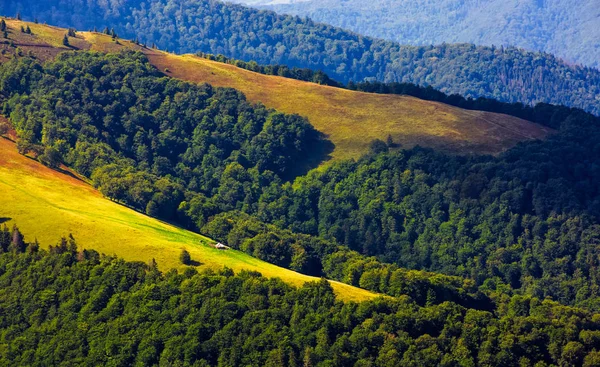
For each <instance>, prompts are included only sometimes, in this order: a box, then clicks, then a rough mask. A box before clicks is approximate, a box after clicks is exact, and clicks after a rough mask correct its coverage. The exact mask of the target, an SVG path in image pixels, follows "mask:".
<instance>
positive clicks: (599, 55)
mask: <svg viewBox="0 0 600 367" xmlns="http://www.w3.org/2000/svg"><path fill="white" fill-rule="evenodd" d="M234 2H238V3H246V4H249V5H255V6H256V5H257V6H261V8H264V9H271V10H275V11H277V12H278V13H285V14H291V15H299V16H308V17H310V18H311V19H314V20H316V21H318V22H324V23H327V24H331V25H334V26H337V27H342V28H344V29H349V30H352V31H354V32H357V33H360V34H363V35H365V36H371V37H377V38H383V39H387V40H391V41H396V42H398V43H401V44H409V45H424V46H426V45H431V44H440V43H443V42H449V43H456V42H468V43H474V44H476V45H487V46H491V45H496V46H500V45H504V46H518V47H523V48H526V49H528V50H537V51H545V52H549V53H551V54H554V55H557V56H559V57H561V58H564V59H566V60H568V61H571V62H576V63H580V64H583V65H588V66H592V67H596V68H598V67H600V44H599V43H598V40H599V39H600V29H599V28H598V13H597V7H598V3H597V2H596V1H595V0H552V1H505V0H486V1H481V0H373V1H362V0H299V1H295V0H287V1H285V2H281V3H280V2H273V1H272V0H234ZM289 3H291V4H289Z"/></svg>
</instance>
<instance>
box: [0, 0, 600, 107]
mask: <svg viewBox="0 0 600 367" xmlns="http://www.w3.org/2000/svg"><path fill="white" fill-rule="evenodd" d="M73 8H77V9H78V11H77V12H73V11H72V9H73ZM17 12H20V14H21V16H23V17H26V18H28V19H30V20H33V18H37V19H38V20H40V21H46V22H49V23H52V24H57V25H62V26H65V27H71V26H75V27H77V28H78V29H92V28H94V27H97V28H98V29H103V28H104V27H109V28H114V29H115V30H116V31H117V33H119V34H120V35H121V36H124V37H127V38H134V37H136V36H139V37H141V38H142V40H143V41H145V42H147V43H148V44H152V43H156V44H157V45H158V46H159V47H160V48H162V49H169V50H175V51H177V52H197V51H202V52H208V53H213V54H219V53H221V54H224V55H226V56H229V57H233V58H237V59H242V60H246V61H250V60H255V61H257V62H259V63H261V64H285V65H288V66H290V67H307V68H311V69H320V70H323V71H324V72H326V73H327V74H329V75H330V76H331V77H332V78H334V79H336V80H339V81H342V82H347V81H350V80H353V81H362V80H364V79H365V78H375V79H377V80H380V81H387V82H393V81H398V82H412V83H415V84H420V85H432V86H433V87H435V88H437V89H440V90H442V91H444V92H448V93H459V94H461V95H464V96H466V97H470V96H471V97H479V96H487V97H493V98H497V99H499V100H502V101H507V102H524V103H537V102H549V103H554V104H563V105H568V106H572V107H579V108H583V109H585V110H587V111H590V112H594V113H600V102H599V101H598V95H600V89H599V88H600V87H599V85H600V72H599V71H598V70H596V69H589V68H583V67H578V66H572V65H569V64H567V63H565V62H563V61H561V60H559V59H557V58H555V57H553V56H552V55H549V54H544V53H536V52H527V51H523V50H520V49H515V48H489V47H481V46H480V47H477V46H473V45H465V44H462V45H441V46H424V47H417V46H401V45H399V44H397V43H394V42H391V41H382V40H377V39H372V38H368V37H363V36H360V35H357V34H354V33H351V32H348V31H345V30H342V29H340V28H335V27H332V26H327V25H323V24H318V23H315V22H313V21H311V20H308V19H300V18H297V17H291V16H283V15H277V14H275V13H272V12H264V11H257V10H254V9H248V8H244V7H242V6H239V5H232V4H224V3H221V2H218V1H215V0H193V1H185V2H181V3H178V2H174V1H170V0H148V1H145V0H127V1H123V2H118V3H112V2H111V3H107V2H104V1H98V2H86V3H85V4H84V5H81V4H80V3H79V2H75V1H73V2H71V1H62V2H60V3H59V4H48V3H47V2H37V1H30V2H26V3H24V2H21V1H14V0H11V1H9V2H7V3H3V4H0V13H3V14H16V13H17Z"/></svg>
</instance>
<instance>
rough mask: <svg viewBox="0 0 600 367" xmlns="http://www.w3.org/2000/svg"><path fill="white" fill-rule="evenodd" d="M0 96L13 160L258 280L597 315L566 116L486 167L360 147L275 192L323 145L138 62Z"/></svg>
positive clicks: (592, 208)
mask: <svg viewBox="0 0 600 367" xmlns="http://www.w3.org/2000/svg"><path fill="white" fill-rule="evenodd" d="M0 92H1V93H2V94H3V95H5V96H6V97H7V101H6V102H5V103H4V105H3V112H4V113H5V114H6V115H8V116H10V119H11V121H12V123H13V124H14V126H15V128H16V130H17V132H18V134H19V136H20V141H19V149H21V151H22V152H24V153H25V152H28V151H29V152H32V153H33V154H34V155H35V154H37V155H39V156H38V158H39V159H40V161H42V162H43V163H45V164H47V165H49V166H56V165H58V164H59V163H60V162H64V163H66V164H68V165H70V166H71V167H73V168H75V169H76V170H77V171H78V172H80V173H82V174H84V175H86V176H88V177H90V178H91V179H92V180H93V182H94V184H95V185H96V186H97V187H98V188H99V189H100V191H101V192H102V193H104V194H105V195H106V196H107V197H110V198H112V199H114V200H118V201H120V202H123V203H125V204H127V205H130V206H131V207H133V208H136V209H138V210H140V211H145V212H146V213H147V214H149V215H152V216H156V217H159V218H162V219H166V220H169V221H175V222H177V223H179V224H180V225H183V226H185V227H187V228H190V229H192V230H200V231H201V232H203V233H206V234H208V235H210V236H212V237H214V238H216V239H220V240H223V241H227V243H228V244H230V245H231V246H233V247H235V248H238V249H240V250H243V251H245V252H247V253H249V254H252V255H253V256H256V257H259V258H261V259H264V260H267V261H270V262H272V263H275V264H278V265H281V266H285V267H288V268H291V269H294V270H298V271H301V272H303V273H307V274H311V275H324V276H327V277H330V278H333V279H338V280H341V281H344V282H347V283H350V284H353V285H358V286H361V287H364V288H367V289H370V290H374V291H378V292H382V293H387V294H390V295H394V296H396V295H400V294H409V295H411V297H413V299H415V300H416V301H417V302H418V303H419V304H427V303H429V304H436V303H440V302H444V301H448V300H451V301H453V302H457V303H459V304H477V305H478V306H477V307H478V308H481V309H487V308H489V299H488V297H489V295H494V294H525V295H531V296H534V297H538V298H544V297H551V298H553V299H555V300H558V301H560V302H562V303H564V304H571V305H578V306H583V307H587V308H590V309H593V310H599V309H600V289H599V287H598V279H597V276H598V259H599V258H600V257H599V253H598V251H600V250H599V249H600V246H598V244H599V243H600V226H599V224H598V221H599V218H600V191H599V190H598V188H599V187H600V185H599V184H600V162H599V159H600V144H599V143H598V142H599V141H600V136H599V135H600V130H599V126H600V123H599V121H598V118H596V117H594V116H592V115H589V114H586V113H584V112H583V111H580V110H571V109H565V108H561V107H553V106H549V105H546V106H543V108H541V109H540V110H536V109H533V110H532V111H538V112H539V113H540V116H545V117H546V118H547V119H548V121H549V122H548V124H549V125H551V126H554V127H557V128H558V129H559V132H558V133H557V134H554V135H553V136H551V137H550V138H549V139H548V140H546V141H532V142H527V143H522V144H521V145H519V146H517V147H515V148H514V149H512V150H510V151H508V152H506V153H504V154H502V155H500V156H498V157H481V156H480V157H458V156H449V155H445V154H441V153H436V152H434V151H431V150H427V149H422V148H418V147H417V148H414V149H410V150H398V148H397V147H395V145H394V144H393V142H387V143H386V142H381V141H375V142H373V144H372V152H371V154H369V155H367V156H366V157H364V158H362V159H360V160H359V161H357V162H354V161H342V162H337V163H332V164H331V165H329V166H328V167H327V168H325V169H321V170H318V171H313V172H310V173H309V174H307V175H303V176H299V177H297V178H296V179H295V180H294V182H293V184H292V182H291V181H290V180H291V179H293V178H294V177H295V176H297V175H298V174H300V172H297V171H295V170H293V169H292V167H295V166H297V165H298V164H299V162H300V160H301V159H302V158H303V157H306V154H305V153H306V152H307V151H309V148H308V147H312V148H314V147H319V146H320V147H322V150H323V151H326V150H327V147H328V145H329V144H328V142H327V141H326V140H325V139H323V138H322V137H320V136H319V135H318V134H317V133H316V132H315V131H314V130H313V128H312V127H311V126H310V125H309V124H308V123H307V122H306V121H305V120H303V119H301V118H299V117H297V116H287V115H283V114H279V113H276V112H274V111H269V110H267V109H265V108H264V107H262V106H260V105H250V104H248V103H247V102H246V101H245V100H244V97H243V96H242V95H241V94H240V93H238V92H235V91H234V90H231V89H219V88H212V87H210V86H208V85H203V86H197V85H193V84H189V83H185V82H181V81H176V80H172V79H170V78H167V77H163V76H161V75H160V74H159V73H158V72H157V71H155V70H154V69H153V68H152V67H151V66H150V64H149V63H148V61H147V60H146V58H145V57H144V56H143V55H141V54H139V53H133V52H127V53H122V54H113V55H103V54H98V53H91V52H80V53H74V52H72V53H65V54H62V55H61V56H59V58H58V59H57V60H56V61H54V62H50V63H47V64H44V65H41V64H39V63H37V62H36V61H33V60H30V59H27V58H24V59H20V60H13V61H11V62H10V63H7V64H5V65H3V66H2V68H1V69H0ZM541 112H543V114H542V113H541ZM538 117H539V116H538ZM317 150H319V149H317ZM310 151H312V150H310ZM315 159H318V156H317V158H315ZM309 163H315V161H313V162H307V164H309ZM406 269H413V270H424V271H433V272H436V273H441V274H444V275H439V276H436V274H432V273H427V272H410V271H408V270H406Z"/></svg>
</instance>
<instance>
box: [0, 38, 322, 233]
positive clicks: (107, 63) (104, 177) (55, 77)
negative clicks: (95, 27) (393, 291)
mask: <svg viewBox="0 0 600 367" xmlns="http://www.w3.org/2000/svg"><path fill="white" fill-rule="evenodd" d="M65 38H67V36H65ZM0 91H1V92H2V93H3V94H4V95H5V96H10V98H9V99H8V101H7V103H6V105H5V111H8V113H9V115H10V117H11V120H12V122H13V123H14V126H15V129H16V130H17V132H18V134H19V137H20V141H19V145H20V147H21V151H22V152H23V153H25V152H27V151H37V152H38V154H41V155H40V157H39V159H40V161H42V162H43V163H44V164H46V165H48V166H51V167H57V166H58V165H59V164H60V163H61V161H64V162H65V163H66V164H68V165H69V166H71V167H73V168H74V169H76V170H77V171H78V172H79V173H81V174H83V175H85V176H87V177H91V178H92V179H93V180H94V183H95V184H96V186H97V187H98V188H99V189H100V191H101V192H102V193H103V194H104V195H106V196H107V197H109V198H112V199H115V200H119V201H121V202H123V203H125V204H127V205H129V206H131V207H134V208H136V209H138V210H140V211H145V212H146V213H148V214H150V215H152V216H156V217H159V218H163V219H167V220H179V222H180V223H184V224H186V225H187V226H189V227H190V228H196V227H198V226H201V225H202V224H203V223H201V222H198V221H199V220H201V218H204V219H206V218H208V216H210V215H212V214H214V213H215V211H217V210H218V211H223V210H232V209H240V210H242V209H243V210H247V211H250V210H253V206H255V205H256V200H257V198H258V197H259V196H260V194H261V190H262V187H264V186H268V185H270V184H271V183H273V184H278V183H280V182H281V179H289V178H292V177H293V176H294V175H295V174H297V173H299V172H298V167H306V166H308V162H316V163H318V162H319V161H320V159H319V157H315V152H318V151H324V149H322V148H320V147H322V146H325V141H323V140H322V139H321V137H320V135H319V133H317V132H316V131H315V130H314V129H313V127H312V126H311V125H309V124H308V123H307V122H306V121H305V120H304V119H302V118H300V117H299V116H290V115H284V114H281V113H276V112H274V111H271V110H268V109H266V108H265V107H264V106H262V105H252V104H250V103H248V102H247V101H246V100H245V97H244V96H243V95H242V94H240V93H239V92H237V91H235V90H232V89H223V88H212V87H211V86H209V85H194V84H190V83H185V82H181V81H177V80H174V79H170V78H166V77H162V76H161V75H160V74H159V73H158V72H157V71H156V70H155V69H154V68H153V67H152V66H151V65H150V64H149V63H148V62H147V60H146V58H145V57H144V56H143V55H142V54H139V53H124V54H118V55H102V54H97V53H65V54H62V55H61V56H59V57H58V59H57V60H56V61H55V62H53V63H49V64H45V65H44V66H42V65H40V64H38V63H36V62H35V61H32V60H29V59H22V60H19V61H16V60H13V61H11V62H9V63H7V64H5V65H3V67H2V68H1V69H0ZM315 158H316V159H315ZM198 200H200V202H204V201H206V200H209V201H210V203H211V205H205V204H202V205H201V208H200V207H199V206H197V205H195V204H194V203H196V202H198ZM188 213H190V215H191V213H193V216H191V217H190V215H188Z"/></svg>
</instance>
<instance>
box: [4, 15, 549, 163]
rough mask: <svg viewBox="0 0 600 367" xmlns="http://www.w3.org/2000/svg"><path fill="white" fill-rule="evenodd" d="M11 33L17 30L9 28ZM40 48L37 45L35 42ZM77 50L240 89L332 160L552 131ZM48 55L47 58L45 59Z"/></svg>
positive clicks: (511, 141) (39, 35) (491, 147)
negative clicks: (379, 144)
mask: <svg viewBox="0 0 600 367" xmlns="http://www.w3.org/2000/svg"><path fill="white" fill-rule="evenodd" d="M8 25H9V27H10V28H11V29H18V28H20V26H21V25H24V26H26V25H29V26H30V27H31V28H32V30H33V32H34V36H29V35H23V34H18V33H20V31H19V32H16V31H15V32H13V33H14V35H13V34H12V33H11V37H16V44H17V45H19V46H20V47H22V48H23V49H24V50H27V51H32V52H33V53H34V54H38V53H42V54H43V53H44V52H46V53H48V52H50V51H48V50H47V49H48V46H51V47H52V48H53V50H54V51H52V52H57V51H58V52H62V51H64V50H67V48H66V47H64V46H62V37H63V36H64V34H65V33H66V30H64V29H61V28H56V27H50V26H45V25H40V24H33V23H26V22H19V21H16V20H9V21H8ZM11 32H12V30H11ZM36 42H38V43H39V44H40V46H39V47H37V48H36V47H34V46H35V43H36ZM71 43H72V44H73V45H74V46H75V47H74V48H77V49H85V50H87V49H91V50H96V51H102V52H116V51H118V50H121V49H124V48H128V49H137V50H140V51H142V52H144V53H145V54H146V55H147V56H148V58H149V60H150V62H151V63H152V64H153V65H154V66H155V67H156V68H157V69H158V70H160V71H162V72H163V73H165V74H166V75H169V76H172V77H175V78H179V79H182V80H187V81H191V82H196V83H210V84H212V85H215V86H220V87H231V88H236V89H238V90H240V91H242V92H243V93H244V94H245V95H246V97H247V98H248V100H250V101H252V102H261V103H263V104H264V105H266V106H267V107H269V108H274V109H276V110H279V111H281V112H285V113H295V114H299V115H301V116H304V117H306V118H308V121H309V122H310V123H311V124H312V125H313V126H314V127H315V128H316V129H317V130H319V131H321V132H322V133H324V134H325V135H326V136H327V137H328V138H329V139H330V140H331V141H332V142H333V144H334V145H335V149H334V151H333V152H332V154H331V156H332V158H333V159H345V158H358V157H360V156H361V155H362V154H364V153H366V152H367V151H368V146H369V143H370V142H371V141H372V140H374V139H381V140H384V141H385V140H386V138H387V137H388V135H390V136H391V137H392V138H393V140H394V141H395V142H396V143H400V144H401V145H402V146H403V147H413V146H415V145H421V146H425V147H431V148H436V149H440V150H443V151H446V152H450V153H458V154H497V153H500V152H502V151H504V150H506V149H509V148H511V147H513V146H514V145H515V144H517V143H518V142H521V141H524V140H528V139H543V138H545V137H546V136H547V135H548V134H550V133H552V130H551V129H549V128H546V127H543V126H541V125H538V124H534V123H531V122H528V121H525V120H522V119H519V118H515V117H512V116H507V115H502V114H496V113H489V112H482V111H470V110H464V109H461V108H458V107H453V106H449V105H445V104H443V103H438V102H430V101H424V100H421V99H418V98H414V97H410V96H399V95H380V94H373V93H362V92H356V91H349V90H345V89H340V88H333V87H328V86H322V85H318V84H315V83H308V82H303V81H298V80H294V79H288V78H283V77H278V76H269V75H262V74H259V73H255V72H251V71H248V70H244V69H240V68H238V67H235V66H233V65H228V64H224V63H220V62H216V61H210V60H207V59H204V58H201V57H196V56H193V55H174V54H169V53H166V52H162V51H158V50H153V49H149V48H142V47H140V46H137V45H135V44H133V43H131V42H129V41H125V40H119V41H118V43H117V42H115V41H114V40H112V39H111V37H109V36H107V35H104V34H101V33H97V32H77V39H73V38H71ZM42 57H43V55H42Z"/></svg>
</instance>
